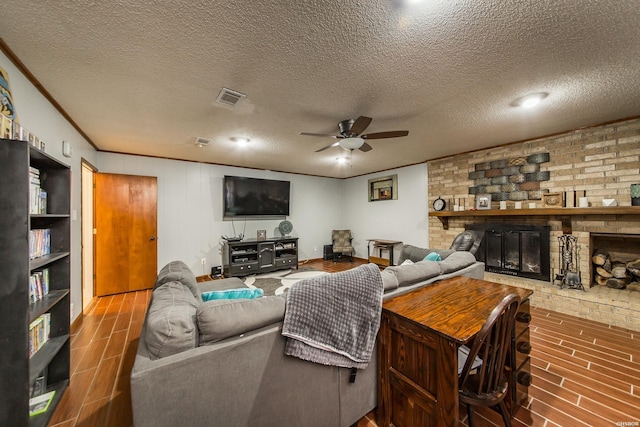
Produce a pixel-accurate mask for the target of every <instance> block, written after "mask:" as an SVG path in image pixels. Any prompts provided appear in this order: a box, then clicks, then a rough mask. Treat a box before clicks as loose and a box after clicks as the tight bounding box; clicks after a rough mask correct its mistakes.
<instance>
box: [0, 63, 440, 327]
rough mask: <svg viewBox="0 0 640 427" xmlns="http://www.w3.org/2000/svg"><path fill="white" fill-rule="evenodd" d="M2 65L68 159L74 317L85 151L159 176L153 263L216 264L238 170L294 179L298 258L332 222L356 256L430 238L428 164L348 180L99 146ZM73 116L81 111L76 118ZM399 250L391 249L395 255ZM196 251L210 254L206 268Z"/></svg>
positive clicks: (326, 234)
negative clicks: (385, 186) (376, 197)
mask: <svg viewBox="0 0 640 427" xmlns="http://www.w3.org/2000/svg"><path fill="white" fill-rule="evenodd" d="M0 66H2V67H3V68H4V69H5V70H6V71H7V72H8V74H9V79H10V83H11V88H12V92H13V98H14V103H15V107H16V111H17V113H18V117H19V119H20V123H21V124H22V125H23V126H24V127H26V128H27V129H29V131H31V132H34V133H35V134H36V135H38V137H39V138H40V139H42V140H44V141H45V142H46V151H47V152H48V153H49V154H51V155H52V156H54V157H56V158H57V159H59V160H61V161H62V162H65V163H67V164H69V165H70V166H71V171H72V184H71V186H72V189H71V210H72V217H73V218H75V219H73V220H72V222H71V251H72V257H71V302H72V303H73V305H74V313H72V317H73V318H74V319H75V318H76V317H77V316H78V315H79V313H80V312H81V307H82V294H81V292H82V290H81V288H82V279H81V277H82V275H81V271H82V270H81V268H82V265H81V237H82V235H81V203H80V200H81V197H80V196H81V181H80V178H81V166H80V162H81V159H82V158H85V159H86V160H87V161H89V162H90V163H91V164H93V165H94V166H96V167H98V169H99V170H100V171H101V172H110V173H121V174H133V175H147V176H156V177H158V238H159V240H158V243H159V245H158V268H162V266H164V265H165V264H166V263H167V262H169V261H172V260H174V259H181V260H183V261H185V262H186V263H187V264H188V265H189V266H190V267H191V268H192V269H193V270H194V272H195V273H196V275H199V274H202V273H203V272H209V271H210V268H211V266H214V265H220V264H221V257H220V247H219V242H220V236H221V235H231V234H234V231H233V227H232V223H231V222H230V221H223V220H222V207H221V204H222V194H221V191H222V177H223V176H224V175H225V174H226V175H240V176H248V177H256V178H270V179H282V180H289V181H291V199H292V202H291V203H292V204H291V215H290V216H289V217H288V219H289V220H290V221H291V222H292V223H293V232H292V233H291V235H293V236H296V237H299V238H300V240H299V243H300V248H299V257H300V259H301V260H304V259H311V258H321V257H322V255H323V253H322V247H323V245H325V244H329V243H331V230H332V229H337V228H350V229H351V230H352V231H353V233H354V236H355V240H354V245H355V247H356V251H357V252H356V256H358V257H362V258H365V257H366V255H367V246H366V239H371V238H380V239H390V240H401V241H403V242H404V243H409V244H414V245H416V246H423V247H426V246H427V242H428V241H429V239H428V237H429V236H428V228H427V211H428V209H427V200H428V197H427V196H428V195H427V165H426V164H421V165H415V166H409V167H405V168H399V169H395V170H391V171H385V172H381V173H377V174H371V175H367V176H362V177H356V178H350V179H346V180H340V179H332V178H318V177H312V176H304V175H296V174H286V173H278V172H270V171H258V170H253V169H244V168H236V167H228V166H216V165H207V164H199V163H194V162H184V161H177V160H167V159H156V158H149V157H142V156H129V155H120V154H112V153H97V152H96V151H95V150H94V149H93V147H92V146H91V145H90V144H89V143H88V142H87V141H86V140H85V139H84V138H83V137H82V136H81V135H80V134H79V133H78V132H77V131H76V130H75V129H74V128H73V127H72V126H71V125H70V124H69V123H68V122H67V121H66V120H65V119H64V117H62V115H61V114H60V113H58V111H57V110H56V109H55V108H54V107H53V106H52V105H51V104H50V103H49V102H48V101H47V100H46V99H45V98H44V97H43V96H42V95H41V94H40V93H39V92H38V91H37V89H36V88H35V87H34V86H33V85H32V84H31V83H30V82H29V81H28V80H27V79H26V78H25V77H24V76H23V75H22V73H20V72H19V71H18V70H17V69H16V68H15V67H14V66H13V64H12V63H11V61H9V60H8V58H7V57H6V56H5V55H4V54H2V53H1V52H0ZM75 119H76V120H77V121H80V120H81V117H77V118H75ZM63 140H66V141H69V142H71V144H72V146H73V156H72V157H71V158H69V159H68V158H66V157H63V156H62V141H63ZM395 173H397V174H398V199H397V200H388V201H377V202H368V188H367V187H368V180H369V179H370V178H376V177H380V176H387V175H392V174H395ZM279 223H280V220H279V219H278V220H259V221H246V223H245V222H244V221H242V222H240V221H236V222H235V232H236V233H239V232H241V231H244V233H245V235H246V236H247V237H253V236H255V235H256V231H257V230H259V229H266V230H267V235H268V236H274V235H275V236H278V235H279V233H278V231H277V227H278V224H279ZM398 254H399V250H398V251H397V252H396V254H395V258H396V259H397V257H398ZM201 258H207V263H206V266H205V268H204V269H203V267H202V265H201V264H200V259H201Z"/></svg>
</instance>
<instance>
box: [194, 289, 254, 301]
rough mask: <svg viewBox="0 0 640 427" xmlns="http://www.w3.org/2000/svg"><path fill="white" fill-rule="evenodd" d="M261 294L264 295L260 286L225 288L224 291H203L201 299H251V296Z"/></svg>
mask: <svg viewBox="0 0 640 427" xmlns="http://www.w3.org/2000/svg"><path fill="white" fill-rule="evenodd" d="M263 295H264V291H263V290H262V289H260V288H256V289H248V288H240V289H227V290H224V291H209V292H203V293H202V300H203V301H211V300H215V299H253V298H260V297H261V296H263Z"/></svg>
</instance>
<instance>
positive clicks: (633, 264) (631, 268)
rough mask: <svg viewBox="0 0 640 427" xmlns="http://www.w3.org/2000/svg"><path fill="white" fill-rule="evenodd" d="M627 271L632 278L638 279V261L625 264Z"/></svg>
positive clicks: (639, 264) (639, 274) (639, 266)
mask: <svg viewBox="0 0 640 427" xmlns="http://www.w3.org/2000/svg"><path fill="white" fill-rule="evenodd" d="M627 270H629V272H630V273H631V274H633V275H634V276H636V277H638V278H640V259H637V260H635V261H629V262H628V263H627Z"/></svg>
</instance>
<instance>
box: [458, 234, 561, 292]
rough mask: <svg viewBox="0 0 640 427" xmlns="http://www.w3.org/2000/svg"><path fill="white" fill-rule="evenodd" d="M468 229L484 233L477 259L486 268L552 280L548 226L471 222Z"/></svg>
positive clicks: (503, 272)
mask: <svg viewBox="0 0 640 427" xmlns="http://www.w3.org/2000/svg"><path fill="white" fill-rule="evenodd" d="M467 229H470V230H474V231H476V232H478V231H480V232H482V233H484V237H483V238H482V243H481V244H480V247H479V248H478V252H477V253H476V258H478V260H479V261H483V262H484V263H485V270H486V271H489V272H492V273H500V274H509V275H513V276H522V277H528V278H531V279H537V280H544V281H547V282H548V281H549V280H550V276H549V271H550V263H549V256H550V254H549V237H550V228H549V227H548V226H529V225H511V224H469V225H468V226H467ZM482 233H481V234H482Z"/></svg>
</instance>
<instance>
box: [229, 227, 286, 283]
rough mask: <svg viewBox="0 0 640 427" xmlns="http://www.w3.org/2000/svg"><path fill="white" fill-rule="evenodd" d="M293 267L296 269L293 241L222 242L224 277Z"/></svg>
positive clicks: (273, 239) (283, 239)
mask: <svg viewBox="0 0 640 427" xmlns="http://www.w3.org/2000/svg"><path fill="white" fill-rule="evenodd" d="M294 267H295V268H298V238H297V237H274V238H271V239H266V240H257V239H246V240H242V241H239V242H229V241H225V242H224V243H223V246H222V272H223V274H224V276H225V277H234V276H248V275H250V274H259V273H268V272H270V271H276V270H282V269H285V268H294Z"/></svg>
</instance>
